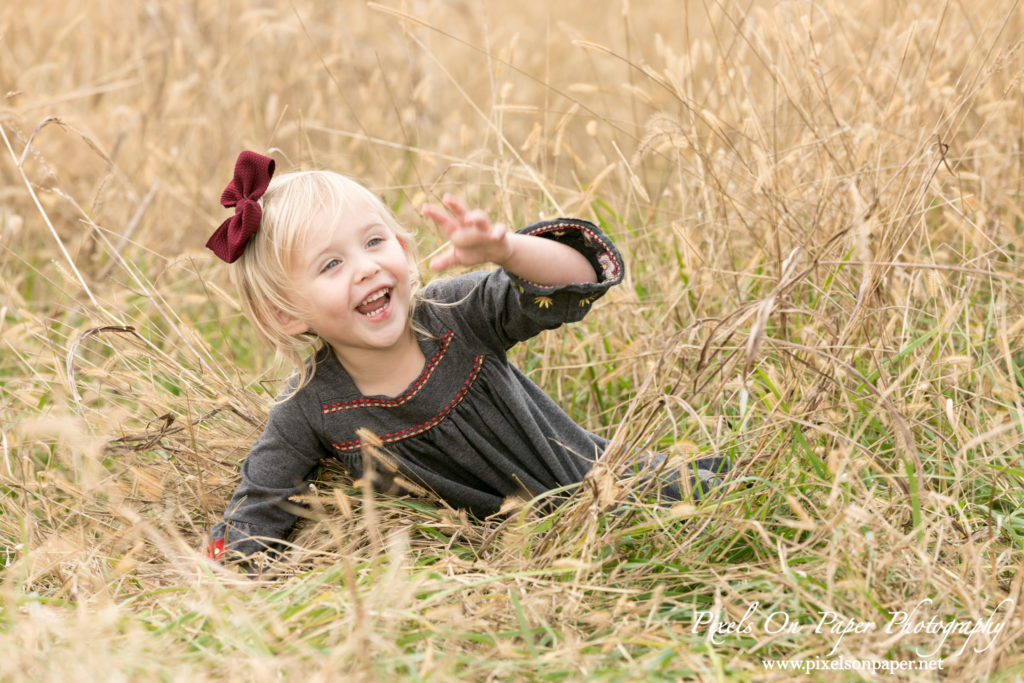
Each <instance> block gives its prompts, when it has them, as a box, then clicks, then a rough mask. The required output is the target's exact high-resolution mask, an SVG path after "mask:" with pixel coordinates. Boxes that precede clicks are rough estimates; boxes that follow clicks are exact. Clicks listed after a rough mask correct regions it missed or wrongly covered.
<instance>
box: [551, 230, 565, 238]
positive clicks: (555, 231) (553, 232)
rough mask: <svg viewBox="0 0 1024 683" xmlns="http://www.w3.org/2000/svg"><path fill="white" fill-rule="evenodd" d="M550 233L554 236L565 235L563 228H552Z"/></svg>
mask: <svg viewBox="0 0 1024 683" xmlns="http://www.w3.org/2000/svg"><path fill="white" fill-rule="evenodd" d="M551 234H552V235H554V236H555V237H565V230H552V231H551Z"/></svg>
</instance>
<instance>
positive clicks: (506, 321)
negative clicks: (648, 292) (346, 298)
mask: <svg viewBox="0 0 1024 683" xmlns="http://www.w3.org/2000/svg"><path fill="white" fill-rule="evenodd" d="M518 232H519V233H520V234H526V235H535V236H538V237H543V238H546V239H551V240H556V241H558V242H561V243H563V244H567V245H569V246H571V247H573V248H574V249H576V251H578V252H580V253H581V254H583V256H585V257H586V258H587V260H588V261H590V264H591V266H592V267H593V268H594V272H595V273H597V280H598V281H597V282H593V283H589V282H581V283H575V284H570V285H561V286H554V287H548V286H543V285H539V284H536V283H533V282H528V281H526V280H522V279H520V278H519V277H517V276H516V275H514V274H512V273H508V272H506V271H505V270H503V269H500V268H499V269H497V270H494V271H490V272H484V271H476V272H472V273H469V274H467V275H464V276H461V277H458V278H453V279H450V280H442V281H439V282H435V283H431V285H429V286H428V287H427V289H426V290H425V294H424V298H425V299H427V300H428V301H437V302H440V303H445V304H451V305H453V306H457V307H458V308H459V309H461V310H464V311H471V312H472V315H465V316H464V319H465V320H466V322H467V324H468V325H469V326H470V327H471V328H472V329H473V331H474V333H475V334H476V336H477V337H478V338H480V339H481V340H482V341H485V342H488V343H489V344H491V345H496V346H497V347H499V348H500V350H502V351H506V350H508V349H509V348H510V347H512V346H513V345H514V344H515V343H517V342H520V341H524V340H526V339H529V338H531V337H534V336H536V335H537V334H538V333H540V332H541V331H543V330H548V329H553V328H556V327H558V326H560V325H562V324H563V323H569V322H576V321H578V320H581V319H582V318H583V317H584V316H586V314H587V312H588V311H589V310H590V308H591V305H592V304H593V302H594V301H595V300H596V299H598V298H600V297H601V296H603V295H604V293H605V292H607V291H608V289H609V288H611V287H612V286H614V285H616V284H618V283H619V282H621V281H622V277H623V274H624V272H625V266H624V264H623V262H622V257H621V256H620V255H619V252H618V250H617V249H616V248H615V245H613V244H612V242H611V240H609V239H608V237H607V236H606V235H605V234H604V233H603V232H602V231H601V230H600V228H598V227H597V226H596V225H594V224H593V223H590V222H588V221H584V220H580V219H576V218H557V219H554V220H549V221H543V222H540V223H535V224H533V225H530V226H527V227H525V228H523V229H521V230H519V231H518Z"/></svg>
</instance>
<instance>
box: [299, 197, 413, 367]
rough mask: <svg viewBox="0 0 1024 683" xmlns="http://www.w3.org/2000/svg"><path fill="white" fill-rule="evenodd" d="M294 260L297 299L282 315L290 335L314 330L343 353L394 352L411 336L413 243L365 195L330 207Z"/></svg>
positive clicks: (320, 217) (316, 223) (322, 215)
mask: <svg viewBox="0 0 1024 683" xmlns="http://www.w3.org/2000/svg"><path fill="white" fill-rule="evenodd" d="M310 227H311V230H310V233H309V236H308V238H307V239H306V240H305V242H304V243H302V244H301V247H300V249H299V251H298V252H297V253H296V254H295V256H294V258H293V260H292V267H291V277H292V282H293V283H294V285H295V289H294V292H293V294H292V295H291V296H292V297H293V301H294V302H296V303H298V304H299V308H300V309H301V310H303V311H304V312H303V316H302V317H301V318H291V317H289V316H286V315H284V314H282V317H281V323H282V328H283V329H284V331H285V332H286V333H288V334H300V333H302V332H306V331H312V332H315V333H316V334H317V336H319V337H320V338H321V339H323V340H324V341H326V342H327V343H328V344H330V345H331V348H332V349H334V351H335V353H336V354H338V355H344V354H345V351H346V350H370V351H372V350H377V351H387V350H391V349H393V348H396V347H397V345H398V344H399V342H402V341H407V339H406V338H405V336H406V335H407V334H408V331H409V329H410V321H409V302H410V299H411V296H412V294H411V291H410V289H411V287H410V278H409V263H408V260H407V259H406V254H405V249H404V247H403V245H402V243H401V242H400V241H399V239H398V237H397V236H396V235H395V233H394V232H392V230H391V228H389V227H388V226H387V223H385V222H384V220H383V218H382V217H381V215H380V213H379V212H378V210H377V208H376V207H374V206H372V205H370V204H369V203H368V202H366V201H365V200H363V199H361V198H354V199H351V200H349V201H347V202H346V205H345V208H344V210H342V211H336V210H332V209H330V208H325V209H324V210H322V211H321V212H320V213H318V214H317V216H316V217H315V218H314V220H313V224H312V225H311V226H310Z"/></svg>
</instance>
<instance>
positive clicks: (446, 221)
mask: <svg viewBox="0 0 1024 683" xmlns="http://www.w3.org/2000/svg"><path fill="white" fill-rule="evenodd" d="M273 173H274V161H273V160H272V159H270V158H268V157H264V156H261V155H258V154H255V153H253V152H243V153H242V154H241V155H240V156H239V158H238V161H237V163H236V166H235V177H234V179H233V181H232V183H231V184H230V185H229V186H228V188H227V189H226V190H225V192H224V195H223V196H222V198H221V202H222V204H224V205H225V206H234V207H235V209H236V213H235V215H234V216H233V217H232V218H230V219H229V220H227V221H225V222H224V224H222V225H221V226H220V228H218V230H217V231H216V232H215V233H214V234H213V236H212V237H211V238H210V240H209V242H208V243H207V246H208V247H210V249H212V250H213V251H214V252H215V253H216V254H217V255H218V256H219V257H220V258H222V259H223V260H225V261H227V262H228V263H235V265H234V266H233V267H232V268H233V277H234V279H235V281H236V284H237V285H238V288H239V291H240V293H241V298H242V301H243V303H244V307H245V311H246V314H247V316H248V317H249V318H250V320H251V321H252V322H253V324H254V326H255V328H256V329H257V330H258V331H259V333H260V334H261V336H263V337H264V338H265V339H266V340H267V341H268V342H269V343H270V344H271V346H272V347H273V348H274V349H275V350H276V351H277V352H278V353H279V354H282V355H283V356H285V357H287V358H289V359H290V360H291V361H292V362H293V363H294V364H295V367H296V373H295V375H294V376H293V378H292V379H291V380H290V382H289V384H288V387H287V388H286V389H285V390H284V392H283V393H282V396H281V398H280V400H279V401H278V402H277V403H275V404H274V406H273V407H272V408H271V410H270V414H269V416H268V421H267V424H266V427H265V428H264V431H263V433H262V434H261V435H260V437H259V439H258V440H257V441H256V443H255V444H254V445H253V446H252V449H251V450H250V452H249V454H248V456H247V457H246V459H245V462H244V463H243V465H242V473H241V474H242V480H241V484H240V485H239V487H238V489H237V490H236V491H235V494H234V496H233V497H232V499H231V502H230V504H229V505H228V508H227V511H226V512H225V514H224V519H223V521H222V522H221V523H219V524H217V525H216V526H215V527H214V529H213V531H212V536H213V544H212V549H211V551H210V555H211V556H212V557H214V558H217V559H219V558H221V557H222V556H223V554H224V553H225V552H226V551H227V550H230V551H233V553H236V554H239V555H242V556H246V555H249V554H251V553H253V552H256V551H259V550H264V549H278V548H279V547H280V541H281V540H282V539H283V538H284V537H285V536H286V535H287V534H288V532H289V530H290V529H291V527H292V525H293V524H294V522H295V520H296V510H295V506H294V504H291V503H289V502H288V498H289V497H291V496H294V495H296V494H299V493H302V492H304V491H305V490H306V484H307V482H308V481H309V479H310V477H311V476H312V474H313V472H314V470H315V468H316V466H317V465H318V464H319V462H320V461H321V460H322V459H325V458H335V459H337V460H339V461H340V462H341V463H342V465H343V466H344V467H345V469H346V470H347V471H348V472H349V473H350V474H351V475H352V476H353V477H361V476H363V475H364V471H363V459H362V456H361V446H362V445H363V438H362V437H361V436H360V435H359V434H357V430H358V429H360V428H362V429H366V430H368V431H369V433H371V434H373V435H374V441H375V442H376V443H377V444H380V445H381V446H382V448H383V449H385V450H386V452H387V454H388V456H389V457H388V466H386V467H383V468H380V470H381V471H378V472H373V473H371V475H372V478H373V481H374V483H375V485H376V486H377V487H378V488H380V489H389V488H393V487H394V484H396V483H398V484H399V485H402V484H404V488H405V489H406V490H407V491H412V492H415V491H419V490H428V491H430V492H432V493H433V494H435V495H436V496H438V497H439V498H440V499H442V500H443V501H445V502H446V503H448V504H449V505H451V506H453V507H456V508H463V509H467V510H469V511H470V512H472V513H473V514H475V515H476V516H478V517H481V518H483V517H487V516H489V515H492V514H494V513H496V512H498V511H499V509H500V508H501V507H502V503H503V502H504V501H505V500H506V499H507V498H509V497H522V498H526V499H529V498H532V497H534V496H538V495H541V494H543V493H545V492H547V491H551V490H553V489H557V488H561V487H565V486H569V485H573V484H578V483H579V482H581V481H582V480H583V477H584V475H586V473H587V472H588V471H589V470H590V468H591V466H592V465H593V463H594V462H595V461H596V460H597V459H598V458H599V457H600V456H601V454H602V453H603V452H604V449H605V446H606V441H605V440H604V439H603V438H601V437H599V436H597V435H595V434H592V433H590V432H588V431H586V430H584V429H583V428H581V427H580V426H578V425H577V424H576V423H575V422H573V421H572V420H571V419H570V418H569V417H568V416H567V415H566V414H565V412H564V411H562V410H561V408H559V407H558V406H557V405H556V404H555V403H554V401H552V400H551V399H550V398H549V397H548V396H547V395H546V394H545V393H544V392H543V391H541V389H540V388H538V387H537V386H536V385H535V384H534V383H533V382H531V381H530V380H529V379H528V378H527V377H526V376H525V375H523V374H522V373H521V372H520V371H519V370H518V369H517V368H516V367H515V366H513V365H512V364H510V363H509V361H508V359H507V357H506V353H507V351H508V349H509V348H510V347H512V346H513V345H514V344H516V343H517V342H519V341H523V340H526V339H529V338H530V337H533V336H535V335H536V334H538V333H539V332H541V331H542V330H545V329H553V328H556V327H558V326H560V325H561V324H563V323H566V322H573V321H577V320H580V319H581V318H583V316H584V315H585V314H586V313H587V311H589V310H590V307H591V304H592V303H593V301H594V300H595V299H597V298H598V297H600V296H601V295H603V294H604V293H605V292H606V291H607V290H608V289H609V288H610V287H612V286H614V285H616V284H618V283H619V282H621V280H622V275H623V270H624V266H623V262H622V259H621V257H620V255H619V252H618V250H617V249H616V248H615V246H614V245H613V244H612V243H611V241H610V240H609V239H608V238H607V236H606V235H605V234H604V233H603V232H601V230H600V229H598V228H597V226H595V225H594V224H592V223H589V222H587V221H583V220H579V219H572V218H559V219H554V220H548V221H543V222H540V223H535V224H533V225H531V226H528V227H526V228H523V229H522V230H520V231H518V232H516V233H509V232H508V231H507V230H506V229H505V227H504V226H503V225H501V224H492V223H491V221H490V220H489V218H488V217H487V215H486V214H485V213H484V212H483V211H479V210H469V209H468V208H467V206H466V205H465V204H464V203H463V202H462V201H461V200H459V199H457V198H455V197H452V196H448V195H446V196H445V197H444V199H443V202H442V203H443V207H438V206H426V207H424V209H423V214H424V215H425V216H427V217H428V218H429V219H430V220H431V221H433V222H434V223H435V224H436V225H437V227H438V228H439V229H440V231H441V232H442V234H443V235H444V237H445V238H446V239H447V240H448V245H447V246H446V248H445V250H444V251H443V252H442V253H441V254H440V255H439V256H437V257H436V258H435V259H433V261H432V262H431V264H430V265H431V268H432V269H433V270H436V271H440V270H445V269H447V268H450V267H452V266H456V265H463V266H475V265H483V264H494V265H496V266H498V268H497V269H495V270H490V271H486V272H485V271H474V272H470V273H468V274H465V275H462V276H459V277H455V278H451V279H446V280H439V281H435V282H432V283H430V284H429V285H427V286H426V287H425V288H423V289H422V290H420V288H419V286H418V281H417V277H416V268H415V263H416V256H415V250H414V242H413V238H412V235H411V234H410V233H409V232H408V231H407V230H405V229H404V228H403V227H402V226H400V225H399V224H398V222H397V221H396V220H395V218H394V216H393V215H392V214H391V213H390V212H389V211H388V210H387V208H386V207H385V206H384V205H383V204H382V203H381V202H380V200H379V199H377V198H376V197H375V196H374V195H373V194H372V193H371V192H369V191H368V190H367V189H366V188H364V187H362V186H361V185H359V184H358V183H356V182H354V181H352V180H350V179H348V178H345V177H344V176H341V175H338V174H336V173H332V172H329V171H304V172H297V173H291V174H286V175H283V176H280V177H278V178H276V179H273V181H272V180H271V179H272V177H273ZM309 351H311V353H308V354H307V352H309ZM724 466H725V463H723V462H722V461H720V460H717V459H710V460H707V461H699V462H698V463H697V466H696V467H692V466H691V467H692V469H691V472H693V474H692V476H691V477H690V479H691V481H692V485H693V486H695V487H696V490H697V491H698V492H703V491H707V490H708V489H709V487H710V486H711V485H712V484H713V483H714V482H715V481H716V476H717V474H718V472H719V471H720V470H722V469H724ZM681 488H683V486H682V485H681V484H680V480H679V479H678V477H669V478H667V479H666V480H664V481H663V482H662V484H661V495H662V496H663V497H665V498H668V499H671V500H678V499H680V497H681V495H682V491H681Z"/></svg>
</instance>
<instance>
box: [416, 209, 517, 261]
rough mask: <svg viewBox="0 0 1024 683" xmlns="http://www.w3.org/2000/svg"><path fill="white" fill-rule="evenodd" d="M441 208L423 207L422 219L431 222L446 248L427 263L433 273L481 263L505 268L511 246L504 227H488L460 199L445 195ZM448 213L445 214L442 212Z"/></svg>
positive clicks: (479, 212) (482, 215)
mask: <svg viewBox="0 0 1024 683" xmlns="http://www.w3.org/2000/svg"><path fill="white" fill-rule="evenodd" d="M441 203H442V204H444V208H442V207H439V206H434V205H432V204H426V205H424V206H423V215H424V216H426V217H427V218H429V219H430V220H432V221H434V224H435V225H437V227H438V229H439V230H440V231H441V234H442V235H444V236H445V238H447V240H448V246H447V247H446V248H445V250H444V251H442V252H441V253H440V254H439V255H437V256H435V257H434V258H433V259H431V261H430V269H431V270H435V271H440V270H444V269H445V268H451V267H452V266H457V265H462V266H475V265H479V264H481V263H496V264H498V265H502V264H504V263H505V262H506V261H507V260H508V259H509V258H510V257H511V255H512V242H511V241H510V240H509V234H508V231H507V230H506V228H505V225H504V224H503V223H493V224H492V223H491V219H490V218H489V217H488V216H487V213H486V212H484V211H483V210H482V209H472V210H471V209H470V208H469V207H468V206H466V204H465V202H463V201H462V200H461V199H460V198H458V197H455V196H454V195H450V194H445V195H444V197H442V199H441ZM445 209H447V210H445Z"/></svg>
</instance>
